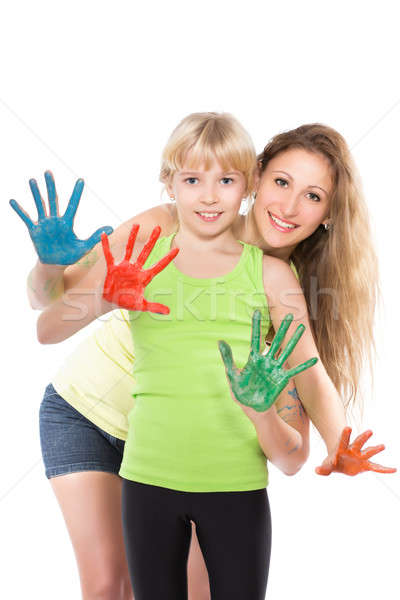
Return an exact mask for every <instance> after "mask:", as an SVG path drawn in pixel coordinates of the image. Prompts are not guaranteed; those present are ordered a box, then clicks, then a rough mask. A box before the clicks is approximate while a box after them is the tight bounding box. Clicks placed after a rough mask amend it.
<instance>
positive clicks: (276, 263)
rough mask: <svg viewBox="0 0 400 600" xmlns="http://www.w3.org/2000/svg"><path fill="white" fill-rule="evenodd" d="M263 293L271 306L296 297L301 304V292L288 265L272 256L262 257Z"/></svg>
mask: <svg viewBox="0 0 400 600" xmlns="http://www.w3.org/2000/svg"><path fill="white" fill-rule="evenodd" d="M263 282H264V291H265V294H266V296H267V298H268V301H269V302H270V303H272V304H281V303H282V302H284V303H285V302H286V300H285V298H286V299H287V298H288V297H290V298H292V297H296V298H297V299H298V302H299V303H300V304H301V305H302V304H303V299H304V296H303V290H302V288H301V286H300V284H299V282H298V280H297V279H296V276H295V274H294V273H293V271H292V269H291V267H290V265H288V264H287V263H286V262H284V261H283V260H281V259H280V258H275V257H274V256H263Z"/></svg>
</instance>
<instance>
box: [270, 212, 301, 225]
mask: <svg viewBox="0 0 400 600" xmlns="http://www.w3.org/2000/svg"><path fill="white" fill-rule="evenodd" d="M268 215H269V217H270V219H271V220H272V221H273V222H274V223H275V224H276V225H278V226H279V227H283V228H284V229H286V230H291V229H295V228H296V227H298V225H296V224H293V225H290V223H286V222H285V221H281V219H278V217H275V215H273V214H271V213H270V212H269V211H268Z"/></svg>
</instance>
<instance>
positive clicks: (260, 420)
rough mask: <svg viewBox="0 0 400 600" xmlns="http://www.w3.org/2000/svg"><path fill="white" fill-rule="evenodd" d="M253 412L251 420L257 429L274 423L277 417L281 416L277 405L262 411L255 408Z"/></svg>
mask: <svg viewBox="0 0 400 600" xmlns="http://www.w3.org/2000/svg"><path fill="white" fill-rule="evenodd" d="M252 413H253V414H252V417H251V420H252V421H253V423H254V426H255V428H256V430H257V429H258V428H265V426H268V425H273V424H274V423H275V421H276V419H278V418H279V417H278V413H277V412H276V408H275V405H272V406H270V408H268V409H267V410H264V411H262V412H257V411H256V410H253V411H252Z"/></svg>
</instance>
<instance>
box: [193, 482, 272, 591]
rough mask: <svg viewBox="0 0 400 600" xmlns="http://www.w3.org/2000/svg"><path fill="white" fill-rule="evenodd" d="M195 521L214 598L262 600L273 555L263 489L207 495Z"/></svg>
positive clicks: (267, 505)
mask: <svg viewBox="0 0 400 600" xmlns="http://www.w3.org/2000/svg"><path fill="white" fill-rule="evenodd" d="M194 520H195V523H196V529H197V536H198V539H199V543H200V547H201V549H202V552H203V555H204V559H205V562H206V565H207V569H208V574H209V578H210V588H211V597H212V598H213V600H228V599H229V600H242V599H243V598H246V600H264V598H265V593H266V588H267V580H268V570H269V560H270V553H271V517H270V509H269V502H268V496H267V492H266V490H255V491H251V492H216V493H212V494H205V495H203V497H201V498H198V502H196V512H195V519H194Z"/></svg>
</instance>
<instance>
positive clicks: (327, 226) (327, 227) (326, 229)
mask: <svg viewBox="0 0 400 600" xmlns="http://www.w3.org/2000/svg"><path fill="white" fill-rule="evenodd" d="M324 227H325V231H328V230H329V229H330V228H331V224H330V223H324Z"/></svg>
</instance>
